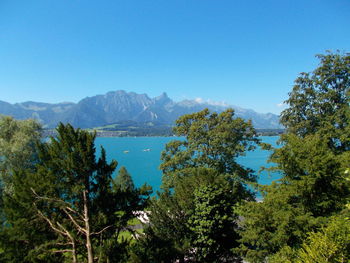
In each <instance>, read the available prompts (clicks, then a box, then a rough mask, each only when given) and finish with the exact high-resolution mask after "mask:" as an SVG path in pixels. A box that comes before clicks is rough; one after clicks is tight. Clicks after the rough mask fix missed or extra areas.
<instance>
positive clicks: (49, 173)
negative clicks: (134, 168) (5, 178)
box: [4, 124, 149, 263]
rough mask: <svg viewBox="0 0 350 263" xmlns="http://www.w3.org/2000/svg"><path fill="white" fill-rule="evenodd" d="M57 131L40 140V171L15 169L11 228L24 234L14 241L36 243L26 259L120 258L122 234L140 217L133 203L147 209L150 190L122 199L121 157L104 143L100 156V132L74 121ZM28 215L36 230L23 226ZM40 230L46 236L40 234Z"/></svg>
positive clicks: (8, 215)
mask: <svg viewBox="0 0 350 263" xmlns="http://www.w3.org/2000/svg"><path fill="white" fill-rule="evenodd" d="M57 132H58V135H57V137H55V138H51V141H50V142H49V143H40V144H39V145H38V157H39V159H38V164H37V165H36V166H35V169H34V171H27V170H23V171H21V172H20V173H15V176H14V180H13V195H7V196H6V197H5V199H4V207H5V212H6V213H5V214H6V220H7V229H8V231H10V232H11V233H16V232H17V233H18V235H17V237H20V238H15V239H16V240H14V243H15V244H18V243H19V242H21V243H24V244H27V243H32V242H33V241H35V242H34V243H35V244H36V245H35V246H34V247H33V246H32V247H31V249H29V251H27V254H25V255H22V256H21V257H22V259H21V260H20V261H23V262H24V261H28V262H32V261H34V262H37V261H38V260H39V259H42V260H43V261H48V259H51V258H52V257H53V259H52V260H53V261H56V262H63V261H72V262H78V261H81V260H83V259H84V260H86V261H87V262H89V263H92V262H95V261H96V260H97V259H98V260H99V262H118V260H119V259H120V255H116V254H117V253H118V252H121V251H122V249H123V250H125V248H122V247H121V246H120V245H119V244H118V234H119V233H120V231H121V229H123V228H124V227H126V222H127V220H128V218H129V219H130V217H135V215H134V214H133V213H132V209H134V207H132V206H133V205H134V204H137V205H138V206H135V209H140V208H143V206H144V204H145V200H146V199H147V195H148V194H149V192H148V191H141V190H140V189H137V188H136V189H133V190H132V191H131V192H132V196H130V197H125V193H123V194H122V195H123V196H124V199H126V200H127V202H125V201H120V200H119V199H120V196H121V193H120V191H119V192H118V191H117V189H116V188H115V187H114V182H113V179H112V173H113V172H114V170H115V168H116V166H117V162H116V161H114V160H113V161H112V162H111V163H108V162H107V161H106V152H105V151H104V149H103V148H102V151H101V155H100V157H99V158H98V159H96V151H95V146H94V139H95V135H94V134H91V133H89V132H87V131H83V130H80V129H74V128H73V127H72V126H70V125H69V124H68V125H63V124H60V125H59V126H58V128H57ZM142 194H144V195H145V197H142V196H141V195H142ZM23 211H24V212H25V213H23ZM28 220H32V223H30V225H31V226H32V229H25V228H24V226H23V225H25V224H28ZM34 222H36V223H34ZM40 229H42V231H43V232H44V234H45V235H46V236H43V235H42V236H39V235H37V234H36V233H38V232H40ZM32 232H34V234H33V235H31V233H32ZM39 237H40V239H39V240H36V239H37V238H39ZM7 248H8V247H5V253H4V254H6V253H7V251H6V250H7Z"/></svg>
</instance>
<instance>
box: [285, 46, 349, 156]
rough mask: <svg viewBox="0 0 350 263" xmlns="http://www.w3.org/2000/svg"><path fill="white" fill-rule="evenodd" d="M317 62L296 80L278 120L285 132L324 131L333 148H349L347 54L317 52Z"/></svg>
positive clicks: (303, 133)
mask: <svg viewBox="0 0 350 263" xmlns="http://www.w3.org/2000/svg"><path fill="white" fill-rule="evenodd" d="M316 57H317V58H318V59H319V60H320V65H319V67H318V68H316V69H315V70H314V71H313V72H312V73H301V74H300V76H299V77H298V78H297V79H296V80H295V85H294V87H293V90H292V91H291V92H290V93H289V99H288V100H286V101H285V103H286V104H287V105H288V108H287V109H285V110H284V111H283V112H282V114H281V123H282V124H283V125H284V126H285V127H286V129H287V132H288V134H289V133H292V134H296V135H297V136H300V137H302V138H303V137H305V136H306V135H309V134H315V133H318V134H323V135H324V136H325V137H327V138H328V139H329V146H330V147H331V148H332V149H334V150H339V151H349V149H350V141H349V139H348V136H347V135H348V134H350V109H349V103H350V54H340V53H328V54H326V55H317V56H316Z"/></svg>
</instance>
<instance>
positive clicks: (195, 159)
mask: <svg viewBox="0 0 350 263" xmlns="http://www.w3.org/2000/svg"><path fill="white" fill-rule="evenodd" d="M174 134H175V135H177V136H183V137H185V138H184V140H175V141H172V142H170V143H168V144H167V145H166V149H165V151H163V152H162V155H161V159H162V161H163V163H162V164H161V166H160V168H161V170H162V171H163V184H162V189H163V191H162V192H160V193H158V195H159V198H158V199H154V200H152V202H151V206H150V226H149V228H148V230H147V231H146V232H145V233H146V235H145V237H144V238H143V239H142V241H141V242H139V245H140V244H143V245H140V246H141V247H143V249H140V247H139V251H144V252H145V251H147V253H148V256H149V257H151V258H158V261H157V262H163V261H164V262H169V259H171V260H173V261H174V260H179V261H180V262H184V261H185V259H186V260H187V261H188V260H190V259H191V260H199V261H201V260H204V258H207V259H208V260H209V258H210V260H211V259H213V258H214V257H215V256H218V257H219V258H220V257H221V258H222V257H225V256H228V258H227V259H226V260H229V258H233V254H232V253H231V248H233V247H235V246H236V245H237V243H236V240H237V233H236V230H237V226H236V225H235V223H234V221H233V219H234V218H236V215H235V213H234V211H233V210H232V207H233V206H234V205H235V204H236V203H238V202H241V201H242V200H252V197H253V194H252V193H251V191H249V190H248V189H247V188H246V185H247V184H249V183H254V182H256V177H255V176H254V175H253V171H252V170H251V169H249V168H245V167H243V166H241V165H239V164H238V163H237V162H236V158H237V157H239V156H242V155H244V154H245V152H246V151H248V150H253V149H255V147H256V143H259V140H258V139H257V138H256V132H255V130H254V129H253V127H252V125H251V123H250V122H245V121H244V120H242V119H240V118H235V116H234V111H233V110H232V109H228V110H226V111H224V112H222V113H220V114H218V113H210V112H209V110H208V109H205V110H203V111H201V112H198V113H193V114H188V115H184V116H182V117H180V118H179V119H178V120H177V121H176V126H175V128H174ZM209 185H210V186H212V187H213V189H214V188H215V191H214V190H213V189H212V190H213V191H212V192H211V191H209V189H207V188H206V187H207V186H209ZM220 188H222V189H225V192H221V191H222V190H220ZM199 189H202V190H203V189H206V190H208V191H209V192H210V194H209V193H208V194H209V195H208V196H210V197H212V198H213V200H212V201H213V202H212V203H211V208H210V209H212V212H213V213H216V214H215V215H213V217H210V216H212V215H211V214H210V215H208V216H209V217H208V222H211V223H212V224H213V228H211V229H207V230H208V231H207V232H205V231H204V228H203V225H201V223H205V222H204V221H203V222H201V220H200V217H201V213H205V212H206V211H202V210H201V209H202V208H204V203H203V204H202V203H201V202H202V201H203V200H204V199H203V198H204V197H203V198H201V197H200V195H201V194H204V192H203V193H202V192H200V190H199ZM196 190H197V191H196ZM198 191H199V192H198ZM203 191H204V190H203ZM195 193H197V194H195ZM220 198H223V200H219V199H220ZM215 202H218V203H217V204H215ZM208 209H209V208H208ZM214 211H216V212H214ZM210 213H211V212H210ZM217 217H220V220H221V221H219V222H216V221H215V220H216V219H218V218H217ZM204 239H206V241H205V240H204ZM151 240H156V241H157V244H158V249H156V250H154V251H150V250H148V249H147V248H146V247H145V246H146V245H147V244H149V243H148V242H151ZM200 240H203V242H202V241H200ZM222 242H225V244H222ZM209 243H212V245H211V246H210V245H208V244H209ZM149 245H150V246H151V244H149ZM169 246H171V248H170V247H169ZM195 251H198V252H195ZM204 251H205V253H204ZM202 252H203V253H204V254H203V255H201V254H202ZM157 253H160V254H159V255H157ZM167 253H169V254H167ZM167 260H168V261H167Z"/></svg>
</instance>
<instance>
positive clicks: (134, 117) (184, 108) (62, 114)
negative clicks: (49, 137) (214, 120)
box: [0, 90, 282, 129]
mask: <svg viewBox="0 0 350 263" xmlns="http://www.w3.org/2000/svg"><path fill="white" fill-rule="evenodd" d="M229 107H232V108H234V109H235V112H236V115H237V116H238V117H242V118H244V119H251V120H252V121H253V125H254V126H255V127H256V128H260V129H276V128H281V127H282V126H281V125H280V124H279V117H278V116H277V115H275V114H272V113H266V114H264V113H257V112H255V111H253V110H250V109H242V108H239V107H236V106H229V105H224V104H219V103H210V102H203V101H200V100H183V101H180V102H175V101H173V100H171V99H170V98H169V97H168V96H167V94H166V93H163V94H161V95H160V96H158V97H155V98H150V97H148V96H147V95H146V94H137V93H134V92H126V91H123V90H118V91H113V92H108V93H107V94H104V95H96V96H93V97H87V98H84V99H82V100H81V101H79V102H78V103H68V102H65V103H57V104H50V103H42V102H33V101H28V102H23V103H16V104H10V103H7V102H4V101H0V114H4V115H10V116H13V117H14V118H16V119H27V118H35V119H37V120H39V121H40V122H41V123H42V124H43V125H44V127H46V128H54V127H56V126H57V124H58V123H59V122H63V123H71V124H72V125H73V126H75V127H80V128H93V127H100V126H105V125H109V124H114V123H118V122H122V121H134V122H137V123H150V122H151V123H153V124H155V125H157V124H161V125H172V124H173V123H174V121H175V120H176V119H177V118H178V117H179V116H181V115H183V114H188V113H193V112H196V111H200V110H202V109H204V108H209V109H210V110H212V111H218V112H220V111H223V110H225V109H227V108H229Z"/></svg>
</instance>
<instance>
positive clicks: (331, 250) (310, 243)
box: [296, 216, 350, 263]
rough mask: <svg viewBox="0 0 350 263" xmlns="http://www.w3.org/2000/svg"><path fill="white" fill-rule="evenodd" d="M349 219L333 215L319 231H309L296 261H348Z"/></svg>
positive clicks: (307, 262) (349, 242)
mask: <svg viewBox="0 0 350 263" xmlns="http://www.w3.org/2000/svg"><path fill="white" fill-rule="evenodd" d="M349 261H350V221H349V219H346V218H344V217H341V216H337V217H334V218H332V219H331V220H330V222H329V223H328V224H326V226H325V227H322V229H321V230H320V231H319V232H311V233H309V235H308V238H307V240H305V242H304V243H303V244H302V248H301V249H299V251H298V255H297V259H296V262H297V263H312V262H319V263H323V262H331V263H337V262H349Z"/></svg>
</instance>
